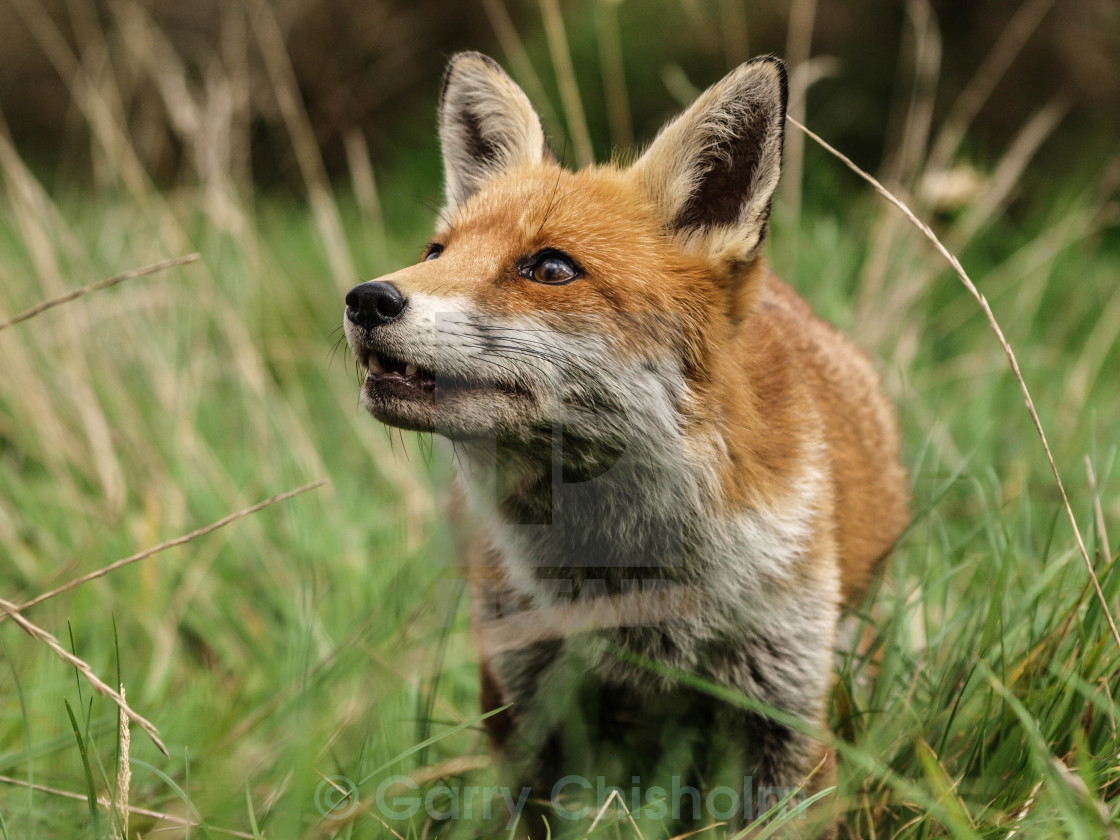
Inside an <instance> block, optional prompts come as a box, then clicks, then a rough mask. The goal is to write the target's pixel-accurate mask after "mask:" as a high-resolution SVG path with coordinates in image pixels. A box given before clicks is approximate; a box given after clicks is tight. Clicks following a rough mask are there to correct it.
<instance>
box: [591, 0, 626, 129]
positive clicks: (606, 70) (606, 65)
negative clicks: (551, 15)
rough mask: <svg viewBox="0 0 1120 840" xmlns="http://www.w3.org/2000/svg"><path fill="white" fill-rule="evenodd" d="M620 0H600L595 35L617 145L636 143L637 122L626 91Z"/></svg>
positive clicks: (609, 120)
mask: <svg viewBox="0 0 1120 840" xmlns="http://www.w3.org/2000/svg"><path fill="white" fill-rule="evenodd" d="M618 6H619V3H618V2H617V0H599V2H598V3H596V5H595V10H596V12H597V15H596V18H595V22H596V26H595V36H596V40H597V41H598V45H599V63H600V64H601V65H602V70H601V74H602V78H603V95H604V97H605V98H606V101H607V122H608V123H609V124H610V127H611V142H612V143H613V144H614V146H615V148H616V149H631V148H633V147H634V122H633V119H632V118H631V116H630V96H629V94H627V92H626V66H625V64H624V62H623V60H622V36H621V34H620V33H619V29H618Z"/></svg>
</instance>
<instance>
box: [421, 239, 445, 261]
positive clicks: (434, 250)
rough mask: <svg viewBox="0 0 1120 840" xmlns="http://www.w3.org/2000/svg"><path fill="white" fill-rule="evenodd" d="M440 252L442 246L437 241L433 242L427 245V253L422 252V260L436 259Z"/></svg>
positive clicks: (441, 251)
mask: <svg viewBox="0 0 1120 840" xmlns="http://www.w3.org/2000/svg"><path fill="white" fill-rule="evenodd" d="M442 253H443V246H442V245H440V244H439V243H438V242H433V243H432V244H431V245H429V246H428V251H427V253H425V254H424V262H427V261H428V260H434V259H437V258H438V257H439V255H440V254H442Z"/></svg>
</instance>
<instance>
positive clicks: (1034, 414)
mask: <svg viewBox="0 0 1120 840" xmlns="http://www.w3.org/2000/svg"><path fill="white" fill-rule="evenodd" d="M787 119H789V121H790V122H791V123H793V125H795V126H796V127H797V128H799V129H801V130H802V131H804V132H805V133H806V134H807V135H808V136H809V137H810V138H812V139H813V140H815V141H816V142H817V143H819V144H820V145H821V146H822V147H823V148H824V149H825V150H826V151H827V152H829V153H830V154H832V155H834V156H835V157H836V158H838V159H839V160H840V161H841V162H842V163H843V164H844V165H845V166H847V167H848V168H849V169H850V170H852V172H854V173H856V174H857V175H859V177H861V178H863V179H864V180H865V181H867V183H869V184H870V185H871V186H872V187H874V188H875V190H876V192H878V193H879V194H880V195H881V196H883V198H885V199H886V200H887V201H889V202H890V203H891V204H893V205H894V206H895V207H897V208H898V209H899V210H901V211H902V213H903V215H905V216H906V218H907V219H909V220H910V222H911V223H912V224H913V225H914V226H915V227H917V228H918V230H920V231H921V232H922V233H923V234H924V235H925V237H926V238H927V239H928V240H929V241H930V242H931V243H933V246H934V247H935V248H936V249H937V251H938V252H939V253H940V254H941V255H942V256H943V257H945V259H946V260H948V261H949V264H950V265H951V266H952V267H953V270H954V271H955V272H956V273H957V276H958V277H959V278H960V280H961V282H962V283H963V284H964V287H965V288H966V289H967V290H968V293H969V294H970V295H972V297H973V298H975V299H976V302H977V303H978V304H980V308H981V309H982V310H983V311H984V317H986V318H987V319H988V325H989V326H990V327H991V328H992V332H994V333H995V335H996V338H997V339H998V340H999V343H1000V346H1001V347H1003V352H1004V354H1006V356H1007V361H1008V363H1010V365H1011V371H1012V373H1014V375H1015V381H1016V382H1018V383H1019V390H1020V391H1022V394H1023V400H1024V401H1025V402H1026V404H1027V411H1028V412H1030V415H1031V421H1032V422H1033V423H1034V428H1035V431H1036V432H1038V437H1039V439H1040V440H1041V441H1042V448H1043V449H1044V450H1045V452H1046V460H1047V462H1048V463H1049V464H1050V471H1051V472H1052V473H1053V474H1054V481H1055V482H1056V483H1057V485H1058V492H1059V493H1060V494H1061V496H1062V504H1063V505H1064V506H1065V509H1066V516H1067V518H1068V519H1069V524H1070V525H1071V526H1072V528H1073V536H1074V538H1075V539H1076V541H1077V548H1078V551H1079V552H1080V553H1081V558H1082V560H1084V561H1085V569H1086V570H1087V571H1088V572H1089V579H1090V581H1091V582H1092V585H1093V589H1094V590H1095V591H1096V593H1097V600H1098V601H1099V602H1100V605H1101V609H1102V610H1103V611H1104V616H1105V619H1106V620H1107V621H1108V627H1109V629H1110V630H1111V632H1112V638H1113V640H1114V641H1115V642H1116V646H1117V648H1120V630H1117V628H1116V621H1115V620H1114V619H1113V617H1112V612H1111V611H1110V609H1109V606H1108V599H1107V598H1105V596H1104V592H1103V591H1102V590H1101V583H1100V580H1098V579H1097V573H1096V571H1095V570H1094V568H1093V562H1092V561H1091V560H1090V559H1089V552H1088V550H1087V549H1086V548H1085V541H1084V540H1083V539H1082V538H1081V529H1080V528H1079V527H1078V525H1077V517H1076V516H1074V515H1073V507H1072V506H1071V505H1070V503H1069V496H1068V495H1067V493H1066V488H1065V484H1063V483H1062V476H1061V474H1060V473H1059V472H1058V465H1057V464H1056V463H1054V455H1053V454H1052V453H1051V451H1050V442H1049V441H1048V440H1047V438H1046V432H1045V431H1044V430H1043V428H1042V421H1041V420H1040V419H1039V417H1038V411H1036V410H1035V407H1034V400H1033V399H1032V398H1031V394H1030V391H1029V390H1028V388H1027V383H1026V381H1025V380H1024V379H1023V374H1022V371H1020V370H1019V361H1018V359H1016V358H1015V351H1013V350H1012V349H1011V345H1010V344H1008V342H1007V339H1006V338H1005V337H1004V335H1003V330H1002V329H1001V328H1000V325H999V322H998V321H996V316H995V315H994V314H993V313H992V308H991V307H990V306H989V305H988V300H987V298H985V297H984V296H983V295H982V294H980V290H979V289H977V288H976V284H975V283H973V282H972V279H971V278H970V277H969V276H968V274H967V273H966V272H965V270H964V268H963V267H962V266H961V264H960V261H959V260H958V259H957V258H956V257H955V256H953V254H952V253H950V251H949V250H948V249H947V248H946V247H945V246H944V245H942V244H941V240H940V239H938V238H937V234H935V233H934V232H933V231H932V230H930V228H929V225H927V224H926V223H925V222H923V221H922V220H921V219H919V218H918V217H917V216H915V215H914V213H913V212H912V211H911V210H910V208H909V207H907V206H906V205H905V204H904V203H903V202H902V201H900V200H899V199H898V198H896V197H895V196H894V194H893V193H891V192H890V191H889V190H887V189H886V188H885V187H884V186H883V185H882V184H880V183H879V182H878V181H877V180H875V178H874V177H872V176H871V175H869V174H868V173H867V172H864V171H863V170H862V169H860V168H859V167H858V166H856V164H855V163H854V162H853V161H852V160H851V158H849V157H848V156H847V155H845V154H843V153H842V152H840V151H839V150H837V149H835V148H833V147H832V146H830V145H829V144H828V143H827V142H825V140H824V139H823V138H821V137H820V136H818V135H817V134H815V133H813V132H812V131H810V130H809V129H808V128H806V127H805V126H803V125H802V124H801V123H799V122H797V120H794V119H792V118H789V117H787Z"/></svg>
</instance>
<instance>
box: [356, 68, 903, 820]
mask: <svg viewBox="0 0 1120 840" xmlns="http://www.w3.org/2000/svg"><path fill="white" fill-rule="evenodd" d="M786 96H787V94H786V74H785V68H784V65H783V64H782V62H781V61H780V60H778V59H776V58H772V57H762V58H757V59H755V60H753V61H750V62H747V63H746V64H743V65H742V66H740V67H738V68H737V69H735V70H733V71H732V72H731V73H730V74H728V75H727V76H726V77H725V78H724V79H722V80H721V81H719V82H718V83H716V84H715V85H713V86H712V87H711V88H709V89H708V90H707V91H705V92H704V93H703V94H701V96H700V97H699V98H698V99H697V100H696V102H695V103H694V104H693V105H692V106H690V107H689V108H688V109H687V110H686V111H684V113H683V114H681V115H680V116H678V117H677V118H676V119H674V120H673V121H671V122H670V123H668V124H667V125H666V126H665V127H664V128H663V129H662V131H661V132H660V134H659V135H658V136H657V137H656V139H654V140H653V142H652V143H651V144H650V146H649V147H648V148H647V149H646V150H645V152H644V153H642V154H641V155H640V156H639V157H638V158H637V160H636V161H634V162H633V163H632V164H630V165H627V166H623V165H621V164H607V165H601V166H593V167H589V168H586V169H582V170H580V171H576V172H572V171H569V170H568V169H565V168H564V167H563V166H561V164H560V163H558V162H557V159H556V157H555V155H554V154H553V152H552V151H551V149H550V146H549V144H548V141H547V140H546V137H545V133H544V131H543V129H542V126H541V121H540V118H539V117H538V116H537V114H536V112H535V111H534V110H533V107H532V105H531V104H530V103H529V100H528V98H527V97H526V96H525V94H524V92H523V91H522V90H521V89H520V88H519V87H518V86H517V85H516V84H515V83H514V82H513V80H512V79H511V78H510V77H509V76H508V75H506V73H505V72H504V71H503V70H502V69H501V68H500V67H499V66H498V65H497V64H496V63H495V62H494V61H493V60H491V59H489V58H487V57H485V56H483V55H480V54H478V53H462V54H459V55H456V56H454V57H453V58H452V59H451V62H450V65H449V67H448V69H447V74H446V77H445V81H444V85H443V92H442V97H441V100H440V107H439V119H440V122H439V136H440V141H441V146H442V151H443V160H444V166H445V179H446V207H445V209H444V212H443V213H441V216H440V222H439V224H438V226H437V228H436V231H435V235H434V237H433V238H432V240H431V243H430V244H429V245H428V246H427V248H426V249H425V250H424V252H423V256H422V258H421V260H420V261H419V262H418V263H417V264H416V265H413V266H410V267H407V268H403V269H401V270H400V271H397V272H395V273H393V274H390V275H388V276H386V277H383V278H381V279H379V280H375V281H370V282H367V283H362V284H361V285H359V286H356V287H355V288H353V289H352V290H351V291H350V292H349V293H348V294H347V295H346V310H345V330H346V336H347V339H348V341H349V344H350V347H351V349H352V351H353V353H354V356H355V358H356V359H357V361H358V363H359V365H360V366H361V368H362V369H364V370H365V371H366V372H367V374H368V375H367V376H366V378H365V381H364V383H363V385H362V388H361V399H362V402H363V404H364V405H365V406H366V407H367V409H368V410H369V411H370V413H371V414H373V416H374V417H376V418H377V419H378V420H380V421H382V422H384V423H387V424H389V425H391V426H397V427H400V428H404V429H413V430H419V431H425V432H434V433H437V434H439V435H441V436H443V437H445V438H448V439H449V440H450V441H451V442H452V445H453V447H454V449H455V454H456V456H457V457H456V458H455V461H456V463H457V465H458V469H457V472H458V476H457V488H458V498H459V504H458V508H459V514H458V519H460V520H461V521H462V524H463V525H464V526H465V529H466V530H465V534H464V538H463V540H462V564H463V566H464V569H465V573H466V576H467V579H468V582H469V587H470V592H471V598H472V623H473V629H474V634H475V637H476V641H477V646H478V650H479V659H480V672H481V684H482V706H483V709H484V711H488V712H492V711H495V710H500V711H499V712H498V713H496V714H493V715H492V716H490V717H489V718H487V719H486V725H487V727H488V733H489V736H490V739H491V744H492V747H493V749H494V751H495V754H496V756H497V758H498V760H499V761H500V762H501V764H502V766H504V767H506V768H507V772H508V773H509V774H510V776H511V777H512V778H514V779H515V780H517V781H519V782H521V783H523V784H525V785H527V786H529V787H530V788H531V789H532V791H533V793H534V795H535V796H536V797H538V798H541V799H545V800H551V802H552V805H553V809H554V810H562V809H564V808H567V807H568V805H567V804H566V803H568V802H569V799H568V795H569V794H578V793H580V792H584V793H586V792H589V791H590V790H591V789H592V788H593V787H594V786H595V785H596V779H599V780H600V782H601V781H602V779H604V778H606V779H609V780H613V781H610V784H620V785H622V790H623V791H624V792H625V791H631V790H632V787H637V788H640V787H641V786H645V785H648V784H649V783H650V782H652V781H655V780H661V781H663V780H665V779H668V778H669V776H668V774H672V779H673V782H672V784H673V790H675V791H679V790H684V789H685V788H686V787H688V788H689V789H690V790H691V791H694V792H695V791H696V790H697V788H691V785H692V784H693V783H695V784H696V785H699V786H700V787H701V788H706V789H709V790H710V789H711V785H712V783H713V782H714V781H720V780H727V779H735V780H736V783H735V784H734V785H731V786H730V788H724V790H725V791H726V790H731V792H732V793H734V794H735V797H734V800H733V799H732V797H731V796H730V795H725V796H724V797H723V798H722V799H721V800H720V802H719V808H720V809H722V810H723V811H724V812H728V811H734V813H733V814H726V813H725V814H723V815H720V814H716V813H715V811H714V810H712V809H711V808H709V809H708V810H707V812H706V814H707V816H724V817H726V818H728V821H729V822H731V823H732V824H745V823H748V822H750V821H751V820H752V819H754V818H756V817H757V816H758V815H759V813H760V812H761V811H763V810H765V805H766V804H767V802H763V801H762V797H759V802H758V803H757V806H756V804H755V803H752V802H751V801H749V800H750V794H749V793H748V792H747V789H746V786H745V785H744V784H743V781H744V779H746V780H747V781H748V782H749V784H750V785H751V789H752V790H754V791H769V792H770V799H769V800H768V802H769V803H770V804H772V801H773V799H774V798H775V796H776V794H775V792H799V793H798V796H799V797H802V798H803V797H804V796H807V795H811V794H812V793H813V792H814V791H820V790H823V789H825V788H827V787H828V786H830V785H832V784H834V779H835V770H834V759H833V757H832V755H831V752H830V750H829V749H828V748H827V746H826V745H825V744H824V743H823V742H822V740H821V739H820V738H819V737H814V734H813V733H814V732H820V731H822V730H823V729H824V727H825V726H826V725H827V724H826V711H827V700H828V697H829V695H830V689H831V682H832V663H833V656H834V645H835V644H836V642H837V627H838V622H839V619H840V612H841V607H842V606H843V605H851V604H856V603H858V602H859V600H860V599H861V597H862V596H863V595H864V594H865V593H866V591H867V589H868V587H869V585H870V583H871V582H872V581H873V580H874V578H875V576H876V574H877V573H878V572H879V570H880V567H881V565H882V560H883V558H884V557H885V555H886V554H887V553H888V551H889V550H890V549H891V547H892V546H893V544H894V542H895V541H896V539H897V538H898V537H899V535H900V534H901V533H902V530H903V528H904V527H905V525H906V523H907V521H908V500H907V490H906V477H905V473H904V471H903V469H902V467H901V466H900V465H899V451H898V450H899V441H898V431H897V427H896V421H895V418H894V414H893V411H892V409H891V407H890V405H889V404H888V402H887V401H886V400H885V399H884V397H883V396H882V395H881V393H880V386H879V381H878V377H877V375H876V373H875V371H874V369H873V366H872V364H871V362H870V361H869V359H868V358H867V356H865V355H864V353H863V352H861V351H860V350H859V349H857V348H856V347H855V345H853V344H852V343H851V342H850V341H849V340H848V339H846V338H845V337H843V336H842V335H841V334H840V333H838V332H837V331H836V330H834V329H833V328H832V327H830V326H829V325H827V324H826V323H824V322H823V321H821V320H819V319H818V318H817V317H816V316H815V315H814V314H813V313H812V312H811V311H810V309H809V307H808V305H807V304H805V303H804V302H803V301H802V300H801V299H800V298H799V297H797V295H796V294H795V293H794V292H793V291H792V290H791V289H790V288H789V287H787V286H786V285H784V284H783V283H782V282H781V281H779V280H778V279H777V278H776V277H774V276H773V275H772V274H771V273H770V272H769V271H768V269H767V266H766V262H765V259H764V257H763V247H762V245H763V242H764V240H765V237H766V230H767V221H768V218H769V215H770V207H771V202H772V199H773V195H774V189H775V187H776V185H777V183H778V173H779V169H780V166H781V157H782V142H783V136H784V125H785V110H786ZM736 697H739V698H743V702H738V701H736V699H735V698H736ZM768 709H769V710H774V709H776V710H778V711H779V712H780V713H782V714H774V713H773V712H772V711H771V712H770V713H769V714H768V713H767V711H766V710H768ZM798 721H801V722H804V723H805V724H806V725H805V726H798V725H795V724H796V722H798ZM580 774H583V775H582V776H581V775H580ZM573 779H574V780H576V781H574V782H573V781H572V780H573ZM581 779H582V780H584V781H579V780H581ZM562 782H563V783H564V784H563V785H561V783H562ZM666 784H667V783H666ZM678 786H679V787H678ZM658 789H659V790H660V791H661V793H662V794H664V795H665V796H668V794H667V788H666V787H659V788H658ZM740 794H742V795H741V796H740ZM669 798H671V797H669ZM678 798H679V799H680V797H678ZM653 800H656V801H657V802H658V803H660V804H661V805H663V806H664V805H665V804H666V799H665V797H663V798H662V799H656V797H653V798H651V800H650V801H653ZM624 801H626V802H630V794H629V793H626V795H625V796H624ZM729 802H732V803H733V804H734V808H731V807H730V806H729V805H728V803H729ZM735 803H737V804H735ZM639 804H640V803H639ZM668 804H669V805H670V806H672V805H674V803H671V802H670V803H668ZM676 805H679V806H681V807H680V809H678V810H683V814H682V813H678V810H674V812H673V814H672V818H673V819H674V820H676V821H683V822H690V821H693V820H699V819H702V818H706V816H705V814H704V813H702V811H703V809H701V808H699V807H697V803H696V801H695V799H694V798H689V797H684V798H683V800H682V801H679V802H677V803H676ZM546 811H547V809H546ZM568 813H571V811H570V809H569V812H568ZM661 815H662V816H664V813H662V814H661ZM560 816H561V817H563V816H564V814H563V813H561V814H560ZM818 817H820V815H819V814H818ZM550 819H551V821H552V823H553V825H552V831H553V833H554V834H555V832H556V830H557V824H558V819H557V816H556V814H555V813H553V814H552V816H551V817H550ZM822 819H823V822H824V827H823V829H820V830H823V831H824V835H823V836H832V834H831V833H832V831H834V827H832V824H833V822H834V819H835V818H834V816H833V813H832V810H831V809H829V811H828V812H827V813H826V814H825V815H824V816H823V818H822ZM793 822H796V820H795V821H793ZM818 829H819V826H818Z"/></svg>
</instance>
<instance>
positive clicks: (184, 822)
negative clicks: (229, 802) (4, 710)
mask: <svg viewBox="0 0 1120 840" xmlns="http://www.w3.org/2000/svg"><path fill="white" fill-rule="evenodd" d="M0 784H5V785H15V786H17V787H22V788H30V789H31V790H34V791H38V792H39V793H46V794H49V795H50V796H58V797H61V798H62V799H73V800H74V801H75V802H88V801H89V799H88V797H86V796H84V795H83V794H80V793H74V792H73V791H70V790H60V789H59V788H54V787H50V786H48V785H40V784H34V783H31V782H28V781H25V780H24V779H15V778H12V777H11V776H0ZM128 812H129V813H130V814H135V815H136V816H138V817H148V818H150V819H153V820H159V821H160V822H166V823H170V824H171V825H177V826H183V827H184V828H188V827H192V826H199V825H201V823H200V822H198V821H196V820H188V819H184V818H183V817H177V816H175V815H174V814H165V813H163V812H162V811H153V810H151V809H149V808H140V807H137V806H135V805H129V806H128ZM206 828H207V829H208V830H209V831H212V832H214V833H215V834H226V835H229V836H230V837H246V838H248V840H253V835H252V834H246V833H245V832H243V831H233V830H232V829H228V828H216V827H215V826H212V825H209V826H207V827H206ZM158 830H160V829H158V828H157V829H153V830H152V831H151V832H149V833H150V834H154V833H155V832H156V831H158ZM163 830H166V829H163Z"/></svg>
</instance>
